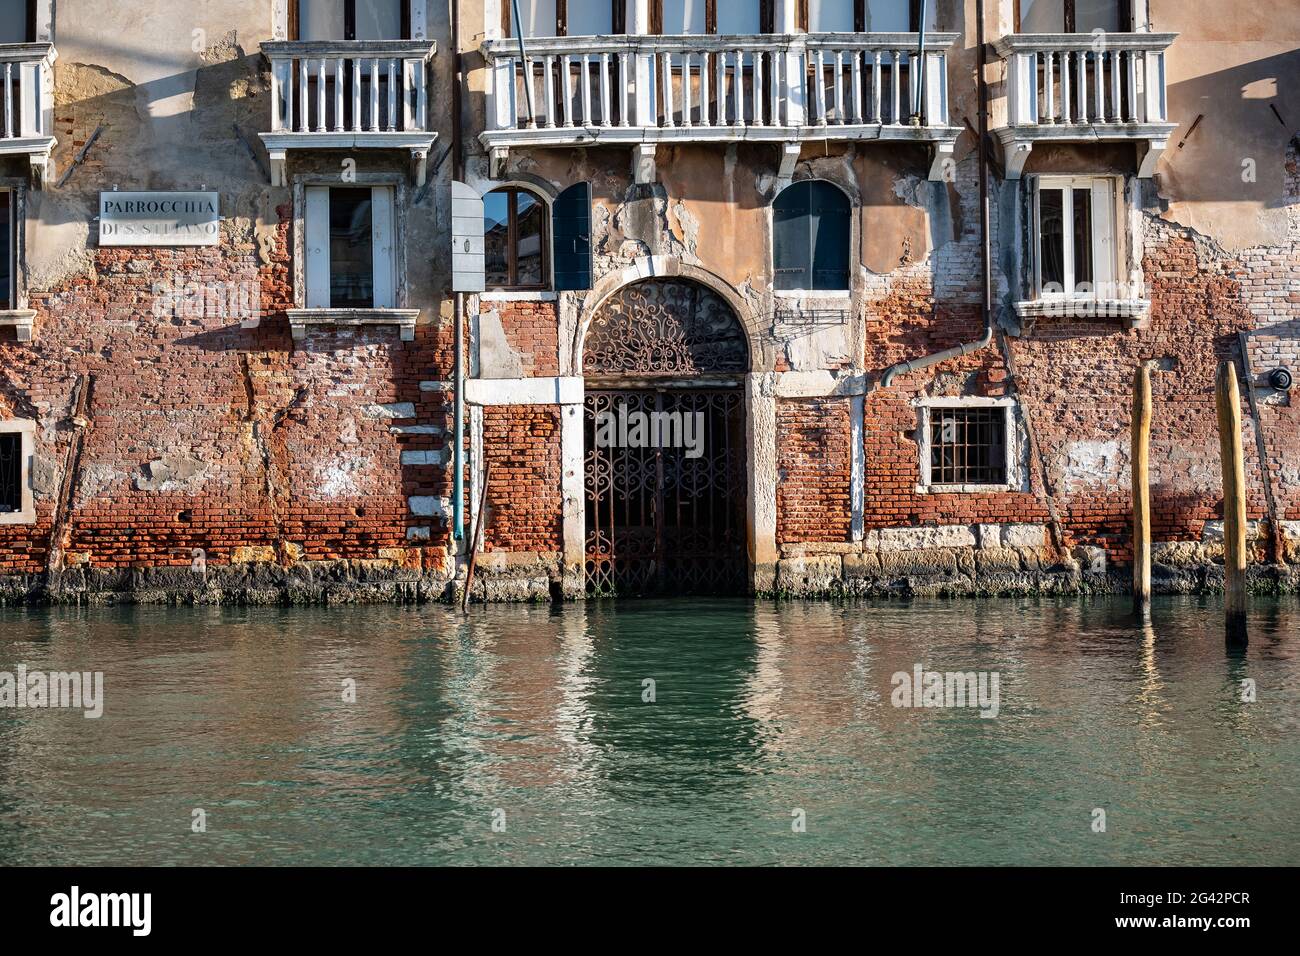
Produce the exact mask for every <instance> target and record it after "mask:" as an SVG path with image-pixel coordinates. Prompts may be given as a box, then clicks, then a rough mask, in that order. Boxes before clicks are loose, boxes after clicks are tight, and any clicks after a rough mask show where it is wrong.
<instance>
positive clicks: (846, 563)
mask: <svg viewBox="0 0 1300 956" xmlns="http://www.w3.org/2000/svg"><path fill="white" fill-rule="evenodd" d="M1048 541H1049V538H1048V534H1047V528H1046V526H1044V525H1041V524H974V525H964V524H963V525H935V526H928V527H909V528H878V529H874V530H872V531H868V532H866V533H865V534H864V535H863V536H862V540H861V541H856V542H852V543H848V542H843V543H839V544H805V545H787V546H786V547H784V548H783V549H782V554H783V556H782V558H781V560H780V561H779V562H778V563H777V574H776V588H777V591H778V592H780V593H783V594H790V595H799V596H816V595H819V594H863V595H866V594H871V593H875V592H878V591H879V592H894V591H898V590H899V589H900V588H901V589H902V590H905V591H907V592H909V593H917V594H920V593H927V592H930V591H932V592H933V593H936V594H940V593H950V592H951V593H972V592H974V591H976V590H978V589H980V588H981V587H987V588H989V589H992V590H996V591H1000V592H1017V593H1019V592H1024V593H1033V592H1038V591H1041V590H1043V583H1042V581H1041V580H1040V577H1041V575H1042V574H1043V573H1044V572H1045V571H1046V570H1047V569H1048V568H1049V567H1051V566H1052V565H1053V564H1054V563H1055V562H1054V560H1053V558H1052V556H1051V555H1050V554H1049V553H1048Z"/></svg>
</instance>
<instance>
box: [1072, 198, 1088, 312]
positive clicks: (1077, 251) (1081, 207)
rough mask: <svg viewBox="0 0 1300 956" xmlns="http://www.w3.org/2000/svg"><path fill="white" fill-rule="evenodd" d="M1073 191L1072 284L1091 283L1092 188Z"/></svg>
mask: <svg viewBox="0 0 1300 956" xmlns="http://www.w3.org/2000/svg"><path fill="white" fill-rule="evenodd" d="M1073 192H1074V285H1075V288H1076V289H1077V288H1078V286H1079V284H1080V283H1081V282H1086V283H1088V284H1089V285H1092V190H1091V189H1076V190H1074V191H1073Z"/></svg>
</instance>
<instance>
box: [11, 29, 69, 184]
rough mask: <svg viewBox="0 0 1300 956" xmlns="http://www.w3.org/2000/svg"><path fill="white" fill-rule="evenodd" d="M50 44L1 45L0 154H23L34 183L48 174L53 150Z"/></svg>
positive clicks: (52, 84)
mask: <svg viewBox="0 0 1300 956" xmlns="http://www.w3.org/2000/svg"><path fill="white" fill-rule="evenodd" d="M56 56H57V54H56V53H55V50H54V44H52V43H5V44H0V67H2V70H0V72H2V73H3V78H2V79H0V83H3V84H4V107H3V112H2V113H0V154H3V155H6V156H14V155H18V156H26V157H27V158H28V159H29V160H30V161H31V166H32V172H33V174H34V179H35V181H36V182H37V183H40V182H42V181H44V180H45V179H46V178H47V177H48V176H49V174H50V154H51V153H52V152H53V151H54V142H55V140H54V59H55V57H56Z"/></svg>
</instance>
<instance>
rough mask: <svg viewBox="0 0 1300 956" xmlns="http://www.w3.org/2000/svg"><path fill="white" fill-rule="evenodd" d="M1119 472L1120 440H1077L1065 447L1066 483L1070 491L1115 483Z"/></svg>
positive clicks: (1066, 487)
mask: <svg viewBox="0 0 1300 956" xmlns="http://www.w3.org/2000/svg"><path fill="white" fill-rule="evenodd" d="M1119 473H1120V452H1119V443H1118V442H1113V441H1077V442H1071V443H1070V444H1069V445H1067V446H1066V448H1065V475H1064V483H1065V490H1066V491H1068V492H1075V491H1079V490H1081V489H1084V488H1090V487H1096V486H1097V485H1111V484H1114V483H1115V481H1116V479H1118V477H1119Z"/></svg>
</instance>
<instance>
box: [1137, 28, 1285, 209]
mask: <svg viewBox="0 0 1300 956" xmlns="http://www.w3.org/2000/svg"><path fill="white" fill-rule="evenodd" d="M1176 47H1177V44H1175V48H1176ZM1298 76H1300V50H1294V51H1290V52H1288V53H1284V54H1280V55H1277V56H1271V57H1266V58H1264V59H1260V60H1253V61H1251V62H1250V63H1246V64H1242V65H1241V66H1238V67H1235V68H1233V69H1230V70H1221V71H1218V72H1214V73H1206V74H1204V75H1203V76H1198V77H1195V78H1193V79H1188V80H1182V81H1180V82H1178V83H1173V84H1171V85H1170V87H1169V118H1170V120H1171V121H1172V122H1176V123H1178V124H1179V125H1178V129H1176V130H1175V131H1174V134H1173V136H1172V137H1171V138H1170V141H1169V149H1168V151H1166V153H1165V155H1164V159H1163V160H1162V161H1161V164H1160V168H1159V179H1160V187H1161V189H1160V191H1161V194H1162V195H1163V196H1164V197H1165V198H1166V199H1168V200H1170V201H1174V202H1177V201H1180V200H1181V201H1188V202H1195V201H1200V202H1226V203H1234V202H1241V203H1251V204H1258V205H1260V206H1262V207H1263V208H1269V209H1272V208H1279V207H1282V206H1285V205H1286V204H1287V199H1286V195H1285V190H1284V188H1283V176H1284V172H1283V163H1284V159H1285V155H1286V147H1287V144H1288V142H1290V140H1291V139H1292V138H1293V137H1294V136H1295V135H1297V132H1300V93H1298V92H1297V89H1296V83H1295V78H1296V77H1298ZM1197 116H1202V117H1203V118H1202V120H1201V122H1200V124H1199V125H1197V127H1196V129H1195V130H1194V131H1193V130H1192V129H1191V127H1192V124H1193V123H1195V121H1196V118H1197ZM1180 143H1181V144H1182V148H1181V149H1180V148H1179V144H1180ZM1252 176H1253V179H1252ZM1292 201H1293V202H1294V199H1293V200H1292ZM1229 215H1231V216H1233V217H1234V218H1235V217H1238V216H1239V215H1240V214H1239V213H1236V212H1233V213H1229Z"/></svg>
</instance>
